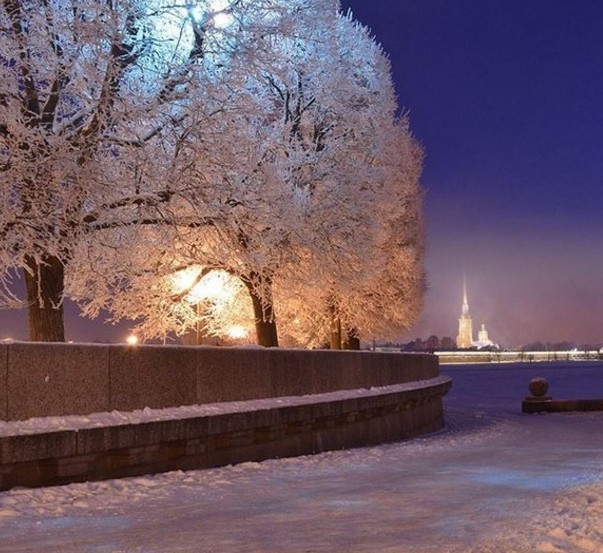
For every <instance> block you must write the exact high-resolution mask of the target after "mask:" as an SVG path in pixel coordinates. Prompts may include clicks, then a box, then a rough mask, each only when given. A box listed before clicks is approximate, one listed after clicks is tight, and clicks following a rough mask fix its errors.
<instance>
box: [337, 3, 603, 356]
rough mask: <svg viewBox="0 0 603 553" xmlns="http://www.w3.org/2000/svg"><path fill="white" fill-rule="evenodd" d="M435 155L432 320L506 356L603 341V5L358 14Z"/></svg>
mask: <svg viewBox="0 0 603 553" xmlns="http://www.w3.org/2000/svg"><path fill="white" fill-rule="evenodd" d="M343 5H344V7H346V8H347V7H351V8H352V9H353V12H354V14H355V16H356V18H357V19H358V20H360V21H361V22H362V23H364V24H366V25H368V26H369V27H370V28H371V29H372V30H373V32H374V34H375V36H376V37H377V38H378V40H379V41H380V42H381V43H382V44H383V47H384V49H385V50H386V51H387V52H388V53H389V55H390V57H391V61H392V68H393V74H394V80H395V83H396V88H397V92H398V96H399V102H400V104H401V105H402V106H403V108H404V109H405V110H407V111H408V112H409V113H410V120H411V127H412V129H413V132H414V134H415V136H416V138H417V139H418V140H419V142H420V143H421V144H422V145H423V147H424V149H425V153H426V158H425V166H424V175H423V179H422V182H423V185H424V187H425V188H426V191H427V192H426V201H425V214H426V226H427V259H426V268H427V272H428V281H429V293H428V296H427V298H426V304H425V311H424V314H423V317H422V318H421V320H420V321H419V323H418V324H417V325H416V326H415V327H413V329H411V331H410V333H409V334H408V336H405V337H404V338H407V339H410V338H415V337H422V338H426V337H427V336H428V335H430V334H436V335H439V336H444V335H448V336H453V337H454V336H456V330H457V324H458V323H457V317H458V316H459V314H460V309H461V301H462V281H463V273H465V274H466V278H467V286H468V292H469V307H470V312H471V315H472V317H473V320H474V329H475V327H476V326H477V325H478V324H480V323H482V322H484V323H486V325H487V328H488V330H489V331H490V337H491V338H492V339H493V340H494V341H496V342H499V343H501V344H504V345H507V346H517V345H520V344H523V343H526V342H530V341H534V340H544V341H562V340H569V341H576V342H577V343H579V344H581V343H599V342H601V343H603V290H602V286H603V255H601V249H602V248H601V242H602V240H603V187H602V186H601V184H602V181H603V152H602V151H601V148H602V146H603V2H601V1H600V0H529V1H526V0H370V1H369V0H346V1H344V2H343Z"/></svg>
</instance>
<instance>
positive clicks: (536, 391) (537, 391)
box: [526, 376, 551, 401]
mask: <svg viewBox="0 0 603 553" xmlns="http://www.w3.org/2000/svg"><path fill="white" fill-rule="evenodd" d="M528 388H529V390H530V393H531V394H532V395H531V396H526V400H527V401H550V400H551V396H547V395H546V393H547V392H548V391H549V381H548V380H547V379H546V378H543V377H542V376H535V377H534V378H532V380H530V383H529V384H528Z"/></svg>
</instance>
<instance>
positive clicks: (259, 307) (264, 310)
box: [243, 275, 278, 348]
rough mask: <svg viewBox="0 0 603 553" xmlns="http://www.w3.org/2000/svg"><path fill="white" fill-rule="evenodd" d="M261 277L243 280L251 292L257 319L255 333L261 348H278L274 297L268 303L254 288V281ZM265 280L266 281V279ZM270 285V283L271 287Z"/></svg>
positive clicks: (254, 314)
mask: <svg viewBox="0 0 603 553" xmlns="http://www.w3.org/2000/svg"><path fill="white" fill-rule="evenodd" d="M261 278H262V277H260V276H259V275H253V277H250V278H249V279H246V278H245V279H243V282H244V283H245V285H246V286H247V289H248V290H249V295H250V296H251V303H252V305H253V317H254V319H255V333H256V336H257V342H258V345H259V346H264V347H267V348H277V347H278V333H277V330H276V320H275V318H274V305H273V303H272V297H270V298H269V299H268V301H266V300H265V299H264V300H263V301H262V298H261V297H260V296H259V295H258V294H257V292H256V291H255V288H254V284H253V282H254V279H255V280H258V279H261ZM264 280H265V279H264ZM269 284H270V283H268V285H269Z"/></svg>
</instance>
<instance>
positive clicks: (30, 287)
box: [23, 256, 65, 342]
mask: <svg viewBox="0 0 603 553" xmlns="http://www.w3.org/2000/svg"><path fill="white" fill-rule="evenodd" d="M27 264H28V266H29V269H30V270H31V274H30V273H29V272H28V271H23V273H24V277H25V290H26V296H27V314H28V319H29V339H30V340H31V341H32V342H64V341H65V322H64V318H63V291H64V289H65V272H64V269H63V264H62V263H61V261H60V260H59V259H58V258H56V257H54V256H47V257H46V258H45V259H44V262H43V263H42V264H38V263H36V261H35V260H33V259H29V260H28V261H27Z"/></svg>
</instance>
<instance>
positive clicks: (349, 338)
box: [343, 328, 360, 350]
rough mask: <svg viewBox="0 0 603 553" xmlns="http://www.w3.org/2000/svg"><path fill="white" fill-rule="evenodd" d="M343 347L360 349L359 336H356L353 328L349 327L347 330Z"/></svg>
mask: <svg viewBox="0 0 603 553" xmlns="http://www.w3.org/2000/svg"><path fill="white" fill-rule="evenodd" d="M343 347H344V349H354V350H358V349H360V338H359V337H358V332H357V331H356V329H355V328H350V329H349V330H348V331H347V335H346V339H345V343H344V345H343Z"/></svg>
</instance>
